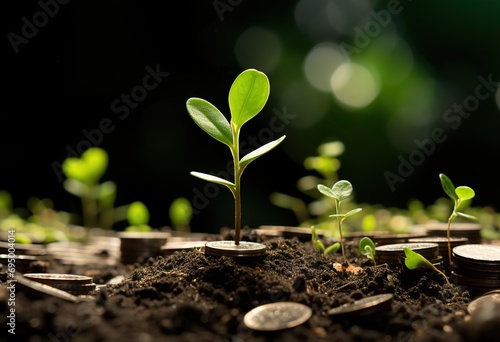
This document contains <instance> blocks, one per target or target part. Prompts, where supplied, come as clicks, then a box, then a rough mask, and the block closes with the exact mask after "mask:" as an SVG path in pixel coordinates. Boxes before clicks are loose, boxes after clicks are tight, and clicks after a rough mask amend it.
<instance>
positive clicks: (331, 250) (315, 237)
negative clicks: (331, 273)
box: [311, 226, 340, 256]
mask: <svg viewBox="0 0 500 342" xmlns="http://www.w3.org/2000/svg"><path fill="white" fill-rule="evenodd" d="M311 240H312V243H313V245H314V247H316V249H317V250H318V251H320V252H321V253H323V255H324V256H327V255H329V254H331V253H335V252H336V251H338V250H339V248H340V243H339V242H335V243H334V244H332V245H330V246H329V247H328V248H325V245H324V244H323V242H321V240H320V239H319V237H318V233H316V228H315V227H314V226H312V227H311Z"/></svg>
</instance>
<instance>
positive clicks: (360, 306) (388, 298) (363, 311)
mask: <svg viewBox="0 0 500 342" xmlns="http://www.w3.org/2000/svg"><path fill="white" fill-rule="evenodd" d="M392 298H393V294H392V293H385V294H379V295H375V296H370V297H365V298H362V299H359V300H356V301H355V302H354V303H347V304H343V305H341V306H338V307H336V308H333V309H330V310H329V311H328V314H330V315H356V316H364V315H370V314H373V313H376V312H379V311H383V310H386V309H388V308H390V306H391V304H392Z"/></svg>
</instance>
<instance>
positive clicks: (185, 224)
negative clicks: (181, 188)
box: [169, 197, 193, 232]
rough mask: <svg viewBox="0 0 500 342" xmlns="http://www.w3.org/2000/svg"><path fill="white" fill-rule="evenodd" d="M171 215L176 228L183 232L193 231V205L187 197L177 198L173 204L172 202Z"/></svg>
mask: <svg viewBox="0 0 500 342" xmlns="http://www.w3.org/2000/svg"><path fill="white" fill-rule="evenodd" d="M169 216H170V221H171V222H172V226H173V228H174V229H175V230H178V231H182V232H190V231H191V226H190V224H191V218H192V216H193V207H192V206H191V202H190V201H189V200H188V199H187V198H184V197H178V198H176V199H175V200H174V201H173V202H172V204H170V208H169Z"/></svg>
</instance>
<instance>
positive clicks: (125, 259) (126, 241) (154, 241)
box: [118, 232, 171, 264]
mask: <svg viewBox="0 0 500 342" xmlns="http://www.w3.org/2000/svg"><path fill="white" fill-rule="evenodd" d="M170 236H171V234H170V233H168V232H120V233H118V237H119V238H120V253H121V262H122V263H124V264H133V263H136V262H142V261H144V260H146V259H148V258H150V257H153V258H154V257H157V256H160V255H162V250H161V247H162V246H163V245H165V244H166V243H167V240H168V238H169V237H170Z"/></svg>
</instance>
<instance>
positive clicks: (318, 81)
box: [304, 42, 347, 92]
mask: <svg viewBox="0 0 500 342" xmlns="http://www.w3.org/2000/svg"><path fill="white" fill-rule="evenodd" d="M346 62H347V59H346V57H345V56H344V54H343V53H342V52H341V50H340V48H339V46H338V45H336V44H333V43H330V42H323V43H320V44H318V45H316V46H315V47H313V48H312V49H311V51H309V53H308V54H307V56H306V59H305V60H304V73H305V75H306V78H307V80H308V81H309V83H311V85H312V86H313V87H314V88H316V89H318V90H320V91H323V92H330V91H331V86H330V78H331V77H332V75H333V73H334V72H335V70H336V69H337V68H338V67H339V66H340V65H342V64H344V63H346Z"/></svg>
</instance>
